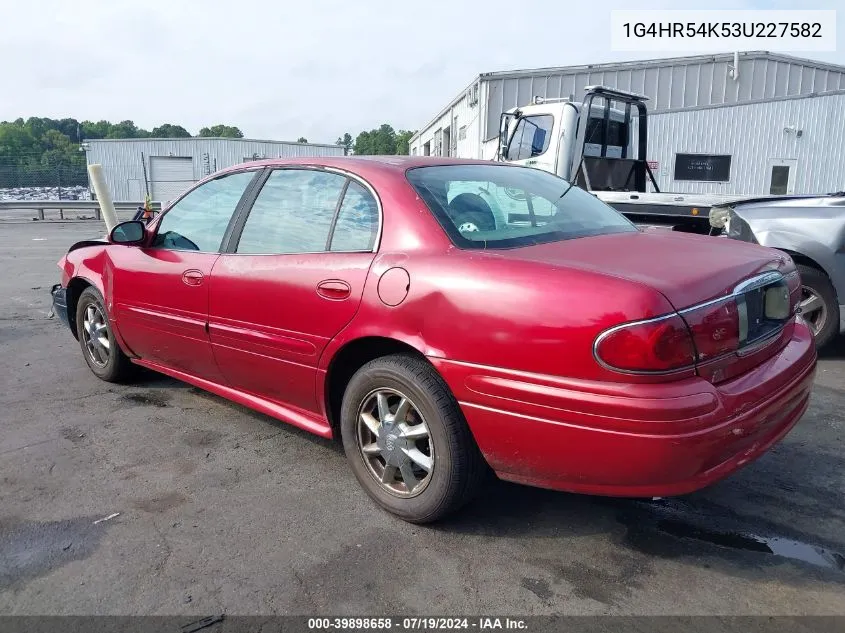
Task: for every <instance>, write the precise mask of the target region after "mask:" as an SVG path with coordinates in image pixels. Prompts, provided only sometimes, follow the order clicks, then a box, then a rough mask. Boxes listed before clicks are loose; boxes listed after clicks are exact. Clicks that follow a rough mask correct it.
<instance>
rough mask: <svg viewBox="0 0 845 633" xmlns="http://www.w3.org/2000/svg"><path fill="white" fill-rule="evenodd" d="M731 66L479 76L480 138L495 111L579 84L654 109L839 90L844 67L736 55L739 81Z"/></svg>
mask: <svg viewBox="0 0 845 633" xmlns="http://www.w3.org/2000/svg"><path fill="white" fill-rule="evenodd" d="M732 65H733V58H732V57H729V56H724V55H719V56H711V57H695V58H689V59H687V60H685V59H684V58H678V59H673V60H666V61H665V62H663V63H662V62H661V60H655V61H649V62H642V63H636V62H629V63H625V64H619V65H615V66H614V65H602V66H600V67H596V68H594V69H590V68H585V67H578V68H573V69H567V68H558V69H542V70H540V71H530V70H529V71H519V72H518V73H517V72H515V73H512V74H507V75H506V76H504V77H496V76H495V75H492V76H483V75H482V81H483V82H484V83H485V84H486V85H487V92H488V98H487V101H486V102H485V103H486V114H485V119H484V130H483V133H484V138H485V139H490V138H493V137H494V136H496V134H498V124H499V115H500V114H501V113H502V112H504V111H505V110H507V109H509V108H513V107H516V106H520V105H527V104H528V103H530V102H531V100H532V99H533V98H534V97H535V96H541V97H569V98H572V99H574V100H576V101H578V100H580V99H581V97H582V95H583V94H584V87H585V86H589V85H595V84H602V85H605V86H609V87H612V88H620V89H624V90H631V91H633V92H639V93H642V94H645V95H646V96H648V97H649V99H650V101H649V110H651V111H652V112H655V113H656V112H660V111H665V110H674V109H679V108H690V107H702V106H711V105H721V104H732V103H747V102H749V101H759V100H762V99H771V98H775V97H786V96H797V95H806V94H811V93H814V92H824V91H831V90H838V89H840V88H845V71H838V70H831V69H829V68H820V67H817V66H813V65H812V64H811V63H810V62H805V61H804V60H799V59H794V60H793V59H788V60H785V59H784V58H783V57H778V58H777V59H775V58H773V57H772V56H767V55H765V54H760V53H742V54H740V58H739V81H734V80H733V79H731V77H730V76H729V71H730V66H732Z"/></svg>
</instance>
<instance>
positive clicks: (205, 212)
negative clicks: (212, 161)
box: [153, 171, 255, 253]
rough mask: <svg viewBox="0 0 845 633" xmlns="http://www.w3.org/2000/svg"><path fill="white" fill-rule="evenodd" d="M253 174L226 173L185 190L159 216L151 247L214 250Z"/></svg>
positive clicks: (250, 172) (218, 244)
mask: <svg viewBox="0 0 845 633" xmlns="http://www.w3.org/2000/svg"><path fill="white" fill-rule="evenodd" d="M254 176H255V172H254V171H246V172H237V173H234V174H228V175H226V176H222V177H220V178H215V179H214V180H211V181H209V182H207V183H205V184H202V185H200V186H199V187H197V188H196V189H194V190H193V191H191V192H190V193H188V194H187V195H186V196H185V197H184V198H182V199H181V200H179V201H178V202H177V203H176V204H175V205H173V206H172V207H171V208H170V209H168V211H167V213H165V214H164V216H162V218H161V222H160V223H159V225H158V230H157V231H156V237H155V240H153V247H155V248H163V249H167V250H182V251H199V252H203V253H216V252H217V251H218V250H220V245H221V243H222V241H223V236H224V234H225V233H226V228H227V227H228V226H229V220H230V219H231V218H232V214H233V213H234V212H235V209H236V208H237V206H238V202H239V201H240V199H241V196H243V193H244V191H245V190H246V188H247V186H248V185H249V183H250V181H252V179H253V177H254Z"/></svg>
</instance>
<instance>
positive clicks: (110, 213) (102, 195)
mask: <svg viewBox="0 0 845 633" xmlns="http://www.w3.org/2000/svg"><path fill="white" fill-rule="evenodd" d="M88 177H89V178H90V179H91V185H92V186H93V187H94V193H95V194H97V202H99V203H100V211H101V212H102V214H103V220H104V221H105V223H106V230H107V231H108V232H109V233H111V230H112V229H113V228H114V227H115V226H117V212H116V211H115V210H114V203H112V199H111V194H110V193H109V188H108V187H107V186H106V179H105V177H104V176H103V166H102V165H98V164H93V165H88Z"/></svg>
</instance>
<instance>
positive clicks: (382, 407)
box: [340, 355, 487, 523]
mask: <svg viewBox="0 0 845 633" xmlns="http://www.w3.org/2000/svg"><path fill="white" fill-rule="evenodd" d="M340 426H341V436H342V438H343V447H344V450H345V452H346V456H347V458H348V459H349V463H350V465H351V467H352V472H353V473H354V474H355V477H356V478H357V479H358V482H359V483H360V484H361V486H362V487H363V488H364V490H365V491H366V492H367V494H368V495H369V496H370V497H371V498H372V499H373V500H374V501H375V502H376V503H378V504H379V505H380V506H381V507H382V508H384V509H385V510H387V511H389V512H392V513H393V514H395V515H397V516H399V517H401V518H402V519H404V520H406V521H410V522H412V523H427V522H430V521H435V520H437V519H440V518H442V517H444V516H446V515H447V514H450V513H452V512H454V511H456V510H457V509H458V508H460V507H461V506H463V505H464V504H465V503H467V502H468V501H469V500H470V499H472V497H473V496H474V495H475V493H476V492H477V491H478V489H479V487H480V486H481V484H482V482H483V479H484V476H485V474H486V472H487V470H486V464H485V463H484V458H483V457H482V456H481V453H480V451H479V450H478V447H477V446H476V444H475V440H474V439H473V437H472V434H471V433H470V430H469V427H468V426H467V423H466V420H464V417H463V414H462V412H461V410H460V408H459V407H458V403H457V402H456V401H455V398H454V396H452V394H451V392H450V391H449V389H448V387H447V386H446V384H445V383H444V382H443V379H442V378H441V377H440V375H439V374H438V373H437V372H436V371H435V369H434V368H433V367H432V366H431V365H429V364H428V363H427V362H425V361H424V360H422V359H418V358H414V357H412V356H406V355H393V356H385V357H382V358H378V359H376V360H373V361H371V362H369V363H367V364H366V365H364V366H363V367H361V369H359V370H358V371H357V372H356V373H355V375H354V376H353V377H352V379H351V380H350V381H349V384H348V386H347V387H346V392H345V393H344V395H343V404H342V407H341V421H340Z"/></svg>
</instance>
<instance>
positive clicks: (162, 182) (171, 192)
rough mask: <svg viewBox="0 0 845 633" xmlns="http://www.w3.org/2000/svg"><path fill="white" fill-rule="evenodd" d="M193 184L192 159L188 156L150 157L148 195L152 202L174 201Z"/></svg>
mask: <svg viewBox="0 0 845 633" xmlns="http://www.w3.org/2000/svg"><path fill="white" fill-rule="evenodd" d="M194 182H196V181H195V180H194V159H193V158H191V157H190V156H188V157H183V156H150V193H151V195H152V198H153V200H157V201H159V202H161V203H166V202H168V201H170V200H175V199H176V198H177V197H179V194H181V193H182V192H183V191H185V189H187V188H188V187H190V186H191V185H192V184H193V183H194Z"/></svg>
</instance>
